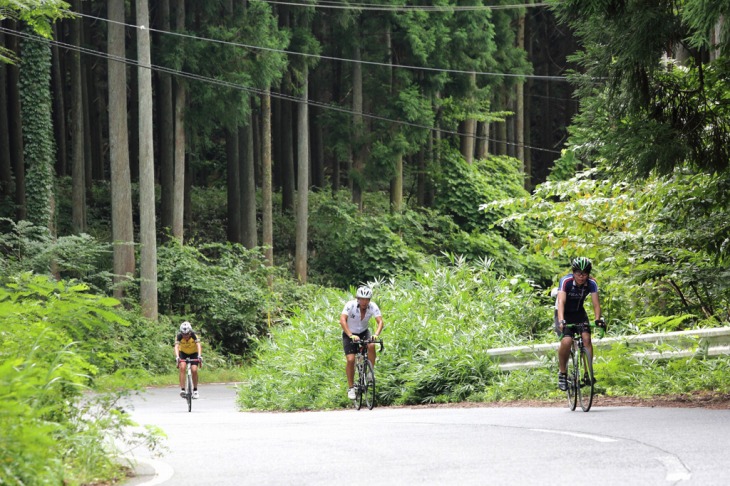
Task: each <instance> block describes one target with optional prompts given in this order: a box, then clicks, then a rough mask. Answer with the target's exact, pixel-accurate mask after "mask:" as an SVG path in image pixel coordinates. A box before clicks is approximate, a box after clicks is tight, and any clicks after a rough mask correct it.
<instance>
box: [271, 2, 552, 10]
mask: <svg viewBox="0 0 730 486" xmlns="http://www.w3.org/2000/svg"><path fill="white" fill-rule="evenodd" d="M260 1H262V2H265V3H270V4H274V5H287V6H293V7H310V8H331V9H341V10H374V11H381V12H413V11H423V12H473V11H478V10H513V9H521V8H529V7H545V6H548V5H549V4H548V3H546V2H538V3H522V4H515V5H382V4H375V3H345V2H328V1H322V0H320V1H319V2H317V3H303V2H285V1H282V0H260Z"/></svg>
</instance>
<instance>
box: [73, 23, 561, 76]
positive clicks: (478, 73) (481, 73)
mask: <svg viewBox="0 0 730 486" xmlns="http://www.w3.org/2000/svg"><path fill="white" fill-rule="evenodd" d="M68 12H69V13H74V14H75V15H78V16H80V17H85V18H90V19H94V20H101V21H103V22H108V23H112V24H116V25H123V26H124V27H129V28H132V29H139V26H138V25H136V24H128V23H125V22H118V21H114V20H109V19H105V18H103V17H96V16H93V15H89V14H82V13H78V12H70V11H68ZM145 28H146V29H147V30H149V31H150V32H156V33H160V34H167V35H172V36H177V37H181V38H184V39H191V40H197V41H204V42H211V43H216V44H222V45H227V46H232V47H241V48H245V49H256V50H261V51H267V52H276V53H280V54H286V55H290V56H302V57H309V58H316V59H325V60H328V61H343V62H350V63H360V64H364V65H369V66H378V67H387V68H397V69H411V70H420V71H428V72H441V73H449V74H469V75H476V76H491V77H505V78H524V79H542V80H550V81H560V82H569V80H568V78H567V77H565V76H550V75H539V74H517V73H495V72H484V71H474V70H467V69H448V68H436V67H429V66H411V65H406V64H389V63H385V62H377V61H365V60H356V59H348V58H342V57H333V56H322V55H319V54H311V53H307V52H297V51H289V50H286V49H276V48H273V47H264V46H256V45H251V44H243V43H240V42H232V41H224V40H220V39H211V38H209V37H200V36H196V35H191V34H185V33H183V32H174V31H168V30H161V29H155V28H151V27H145Z"/></svg>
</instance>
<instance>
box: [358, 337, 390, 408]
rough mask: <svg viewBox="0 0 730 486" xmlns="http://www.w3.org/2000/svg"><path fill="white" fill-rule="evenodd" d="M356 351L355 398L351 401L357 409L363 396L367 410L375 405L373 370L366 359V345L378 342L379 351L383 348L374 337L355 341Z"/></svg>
mask: <svg viewBox="0 0 730 486" xmlns="http://www.w3.org/2000/svg"><path fill="white" fill-rule="evenodd" d="M355 344H356V345H357V352H356V353H355V374H356V375H357V376H356V379H355V382H354V384H353V386H354V387H355V399H354V400H353V403H354V405H355V408H356V409H357V410H360V408H361V407H362V400H363V396H365V403H366V404H367V406H368V409H369V410H372V409H373V407H374V406H375V370H374V368H373V364H372V363H371V362H370V360H369V359H368V346H369V345H370V344H380V351H382V350H383V341H382V340H376V339H368V340H367V341H356V342H355Z"/></svg>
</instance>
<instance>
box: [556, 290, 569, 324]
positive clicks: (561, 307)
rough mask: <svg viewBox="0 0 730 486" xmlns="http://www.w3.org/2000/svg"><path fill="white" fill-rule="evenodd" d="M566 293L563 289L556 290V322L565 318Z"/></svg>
mask: <svg viewBox="0 0 730 486" xmlns="http://www.w3.org/2000/svg"><path fill="white" fill-rule="evenodd" d="M567 295H568V294H566V293H565V291H564V290H558V298H557V300H556V304H555V309H556V310H557V311H558V322H560V321H562V320H563V319H565V297H566V296H567Z"/></svg>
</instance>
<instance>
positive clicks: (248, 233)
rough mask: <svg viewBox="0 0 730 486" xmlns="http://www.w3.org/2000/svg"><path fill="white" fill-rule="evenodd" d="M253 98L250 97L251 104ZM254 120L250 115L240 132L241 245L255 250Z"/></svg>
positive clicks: (250, 114) (256, 239)
mask: <svg viewBox="0 0 730 486" xmlns="http://www.w3.org/2000/svg"><path fill="white" fill-rule="evenodd" d="M251 101H252V98H251V97H249V103H251ZM254 120H255V117H254V116H253V112H251V113H249V116H248V123H247V124H246V126H244V127H242V128H241V129H240V130H239V132H238V133H239V140H240V142H241V155H240V158H241V174H240V175H241V243H243V245H244V246H245V247H246V248H248V249H251V248H254V247H255V246H256V245H257V244H258V243H257V241H258V238H257V229H256V174H255V173H256V168H255V156H254Z"/></svg>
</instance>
